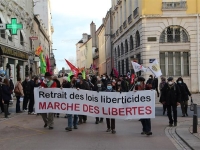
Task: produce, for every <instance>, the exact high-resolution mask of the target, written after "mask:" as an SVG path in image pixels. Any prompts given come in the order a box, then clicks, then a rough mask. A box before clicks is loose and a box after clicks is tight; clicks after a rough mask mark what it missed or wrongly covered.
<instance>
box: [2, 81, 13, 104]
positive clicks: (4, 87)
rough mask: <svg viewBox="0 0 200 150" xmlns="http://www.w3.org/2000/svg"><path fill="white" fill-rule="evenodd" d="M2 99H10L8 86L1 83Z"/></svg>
mask: <svg viewBox="0 0 200 150" xmlns="http://www.w3.org/2000/svg"><path fill="white" fill-rule="evenodd" d="M2 99H3V101H10V100H11V93H10V87H9V86H8V85H5V84H3V85H2Z"/></svg>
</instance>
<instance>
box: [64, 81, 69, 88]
mask: <svg viewBox="0 0 200 150" xmlns="http://www.w3.org/2000/svg"><path fill="white" fill-rule="evenodd" d="M62 87H63V88H70V87H71V84H70V82H68V81H65V82H63V83H62Z"/></svg>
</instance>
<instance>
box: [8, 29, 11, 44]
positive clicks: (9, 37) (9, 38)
mask: <svg viewBox="0 0 200 150" xmlns="http://www.w3.org/2000/svg"><path fill="white" fill-rule="evenodd" d="M8 32H10V36H9V35H8V40H9V41H11V42H12V34H11V31H10V30H9V31H8Z"/></svg>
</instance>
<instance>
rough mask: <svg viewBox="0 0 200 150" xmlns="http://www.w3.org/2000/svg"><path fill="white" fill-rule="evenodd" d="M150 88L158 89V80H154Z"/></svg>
mask: <svg viewBox="0 0 200 150" xmlns="http://www.w3.org/2000/svg"><path fill="white" fill-rule="evenodd" d="M152 88H153V89H156V88H158V78H154V80H153V83H152Z"/></svg>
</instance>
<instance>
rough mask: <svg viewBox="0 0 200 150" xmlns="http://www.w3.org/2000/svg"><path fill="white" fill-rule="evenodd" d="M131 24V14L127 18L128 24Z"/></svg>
mask: <svg viewBox="0 0 200 150" xmlns="http://www.w3.org/2000/svg"><path fill="white" fill-rule="evenodd" d="M131 22H132V14H131V15H130V16H129V17H128V23H129V24H130V23H131Z"/></svg>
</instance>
